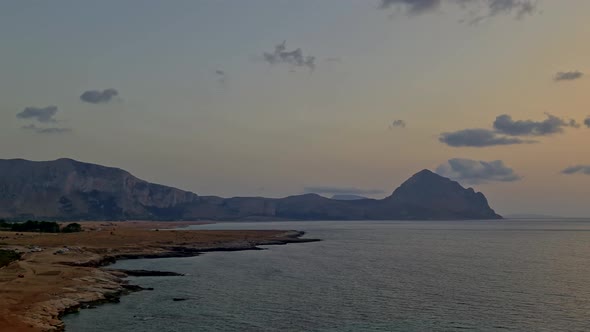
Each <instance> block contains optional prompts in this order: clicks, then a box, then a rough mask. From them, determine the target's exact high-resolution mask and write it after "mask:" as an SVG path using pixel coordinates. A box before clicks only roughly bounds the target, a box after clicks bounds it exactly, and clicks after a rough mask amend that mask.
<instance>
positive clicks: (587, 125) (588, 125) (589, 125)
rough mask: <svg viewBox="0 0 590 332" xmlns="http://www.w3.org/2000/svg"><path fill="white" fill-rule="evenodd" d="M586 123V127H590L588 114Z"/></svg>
mask: <svg viewBox="0 0 590 332" xmlns="http://www.w3.org/2000/svg"><path fill="white" fill-rule="evenodd" d="M584 124H585V125H586V127H588V128H590V116H588V117H587V118H586V120H584Z"/></svg>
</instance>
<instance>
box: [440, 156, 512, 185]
mask: <svg viewBox="0 0 590 332" xmlns="http://www.w3.org/2000/svg"><path fill="white" fill-rule="evenodd" d="M436 173H438V174H440V175H442V176H446V177H448V178H451V179H453V180H456V181H459V182H462V183H467V184H480V183H487V182H513V181H518V180H520V179H521V178H522V177H521V176H520V175H518V174H516V173H515V172H514V170H513V169H512V168H510V167H507V166H506V165H504V162H503V161H501V160H494V161H489V162H488V161H481V160H471V159H462V158H454V159H450V160H448V161H447V162H446V163H443V164H441V165H440V166H438V167H437V169H436Z"/></svg>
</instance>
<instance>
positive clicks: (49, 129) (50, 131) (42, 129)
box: [21, 124, 72, 134]
mask: <svg viewBox="0 0 590 332" xmlns="http://www.w3.org/2000/svg"><path fill="white" fill-rule="evenodd" d="M21 128H22V129H24V130H30V131H34V132H35V133H37V134H61V133H69V132H71V131H72V129H71V128H59V127H46V128H45V127H37V126H35V125H34V124H30V125H27V126H23V127H21Z"/></svg>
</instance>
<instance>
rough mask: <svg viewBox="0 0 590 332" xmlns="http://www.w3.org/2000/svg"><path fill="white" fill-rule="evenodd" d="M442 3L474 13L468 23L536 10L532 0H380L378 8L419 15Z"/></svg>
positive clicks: (525, 13) (519, 14) (528, 13)
mask: <svg viewBox="0 0 590 332" xmlns="http://www.w3.org/2000/svg"><path fill="white" fill-rule="evenodd" d="M443 3H445V4H453V5H456V6H458V7H459V8H461V9H464V10H466V11H468V12H469V13H470V14H471V15H475V16H474V17H473V18H471V19H470V20H468V21H469V22H470V23H478V22H480V21H482V20H484V19H486V18H490V17H493V16H497V15H514V16H515V17H516V18H519V19H520V18H522V17H524V16H526V15H532V14H534V13H535V11H536V4H535V2H534V1H533V0H381V2H380V6H379V8H381V9H387V8H399V9H401V10H403V11H405V12H406V13H407V14H408V15H420V14H424V13H428V12H433V11H436V10H438V9H439V8H440V7H441V6H442V4H443Z"/></svg>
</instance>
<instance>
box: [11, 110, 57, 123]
mask: <svg viewBox="0 0 590 332" xmlns="http://www.w3.org/2000/svg"><path fill="white" fill-rule="evenodd" d="M58 111H59V109H58V108H57V106H47V107H26V108H25V109H24V110H22V111H21V112H19V113H17V114H16V117H17V118H19V119H24V120H37V121H39V122H41V123H50V122H56V121H55V119H54V116H55V114H57V112H58Z"/></svg>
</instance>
